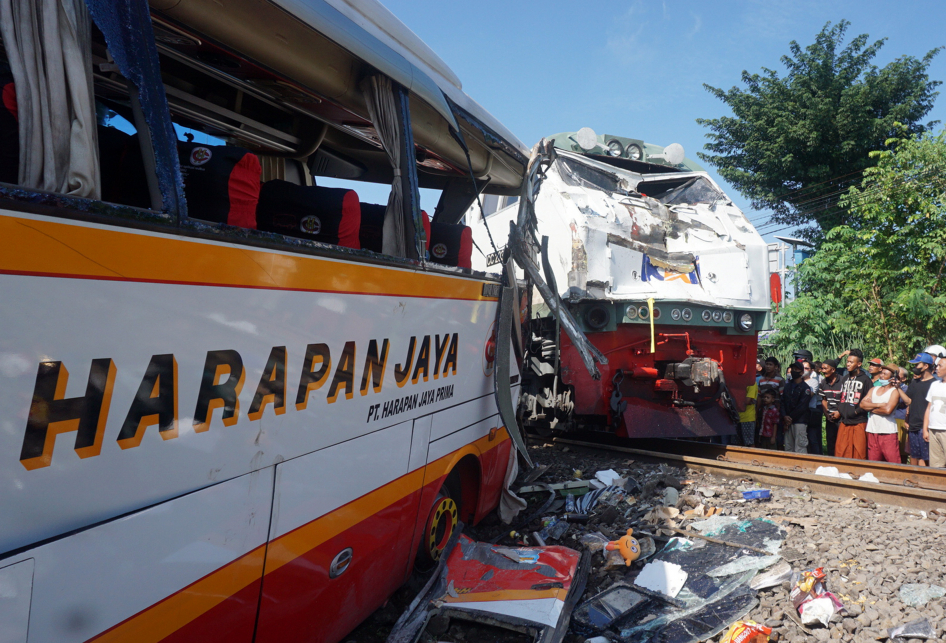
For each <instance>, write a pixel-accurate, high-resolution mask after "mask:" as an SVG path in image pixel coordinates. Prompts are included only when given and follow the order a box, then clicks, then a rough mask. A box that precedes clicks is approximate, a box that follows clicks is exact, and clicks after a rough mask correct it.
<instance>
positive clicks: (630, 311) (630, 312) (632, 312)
mask: <svg viewBox="0 0 946 643" xmlns="http://www.w3.org/2000/svg"><path fill="white" fill-rule="evenodd" d="M624 314H625V315H627V318H628V319H637V308H635V307H634V305H633V304H632V305H630V306H628V307H627V310H626V311H624Z"/></svg>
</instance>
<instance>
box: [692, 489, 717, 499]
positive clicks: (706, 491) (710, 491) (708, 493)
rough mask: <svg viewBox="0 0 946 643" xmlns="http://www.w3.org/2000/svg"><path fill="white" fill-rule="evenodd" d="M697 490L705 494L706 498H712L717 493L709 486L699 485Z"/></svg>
mask: <svg viewBox="0 0 946 643" xmlns="http://www.w3.org/2000/svg"><path fill="white" fill-rule="evenodd" d="M697 491H699V492H700V493H701V494H703V496H704V497H705V498H712V497H713V496H715V495H716V491H715V490H713V489H710V488H709V487H698V488H697Z"/></svg>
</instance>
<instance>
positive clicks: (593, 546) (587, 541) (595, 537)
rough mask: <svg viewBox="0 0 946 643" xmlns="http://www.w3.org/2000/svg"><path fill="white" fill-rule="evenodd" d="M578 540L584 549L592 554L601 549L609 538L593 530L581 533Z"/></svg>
mask: <svg viewBox="0 0 946 643" xmlns="http://www.w3.org/2000/svg"><path fill="white" fill-rule="evenodd" d="M579 542H580V543H581V544H582V546H583V547H584V548H585V549H587V550H588V551H589V552H591V553H592V554H594V553H596V552H599V551H602V550H603V549H604V547H605V545H607V544H608V543H609V542H610V540H608V538H607V537H606V536H605V535H604V534H602V533H600V532H594V533H589V534H584V535H582V537H581V538H580V539H579Z"/></svg>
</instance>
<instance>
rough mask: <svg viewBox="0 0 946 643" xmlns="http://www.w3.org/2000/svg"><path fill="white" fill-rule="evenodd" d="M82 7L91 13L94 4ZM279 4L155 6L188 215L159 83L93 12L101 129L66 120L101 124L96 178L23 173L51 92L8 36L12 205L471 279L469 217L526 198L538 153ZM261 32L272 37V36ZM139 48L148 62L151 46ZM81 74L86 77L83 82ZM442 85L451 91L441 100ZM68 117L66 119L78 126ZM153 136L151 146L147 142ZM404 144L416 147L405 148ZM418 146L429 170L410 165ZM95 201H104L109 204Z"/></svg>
mask: <svg viewBox="0 0 946 643" xmlns="http://www.w3.org/2000/svg"><path fill="white" fill-rule="evenodd" d="M73 3H74V5H75V7H76V8H77V12H78V14H79V15H80V20H81V14H82V10H84V9H85V4H84V3H83V0H73ZM96 4H99V5H105V4H108V3H102V2H101V0H89V2H88V6H89V8H91V9H93V10H92V11H91V14H92V18H95V17H97V15H98V14H97V13H96V11H95V10H94V8H95V5H96ZM133 4H134V3H133ZM141 4H142V5H143V4H144V3H143V2H142V3H141ZM281 4H292V3H276V2H262V3H259V2H236V3H228V6H227V7H228V8H227V11H226V12H225V13H221V11H220V10H219V7H218V6H217V5H215V4H214V3H213V2H205V1H204V0H183V1H181V2H174V3H171V2H161V1H155V2H152V3H151V6H150V21H147V20H143V21H142V25H140V27H141V30H142V31H147V29H152V30H153V40H152V42H153V44H154V46H155V47H156V51H155V49H153V48H152V49H151V51H152V52H154V53H156V57H157V60H158V64H159V68H160V85H161V86H162V87H161V88H163V93H164V95H165V96H166V105H167V108H166V110H167V111H166V112H165V118H168V119H170V121H171V122H172V123H173V124H174V130H172V131H173V132H175V134H176V136H175V137H176V138H177V140H175V141H174V142H173V145H174V146H175V147H176V150H172V151H171V152H170V154H175V155H176V157H177V161H178V164H179V168H180V170H179V171H180V179H179V181H180V183H178V186H177V189H178V192H179V193H180V192H181V191H182V193H183V199H181V201H182V203H180V204H176V203H175V202H174V201H173V199H169V198H168V192H169V191H171V190H173V189H174V186H172V187H170V188H169V187H168V186H167V181H166V180H165V183H164V184H162V183H161V181H162V175H164V176H171V177H172V180H175V179H174V176H175V173H174V172H173V169H172V171H171V172H170V174H167V171H166V169H162V167H160V166H161V161H160V159H161V154H160V150H158V149H156V148H157V147H159V146H160V145H161V139H160V137H159V136H155V135H154V129H155V123H154V122H148V119H147V114H148V107H149V106H148V105H147V104H145V103H146V101H150V102H151V103H152V109H154V107H153V106H154V105H156V106H157V111H158V112H161V111H163V107H162V106H163V102H162V100H161V98H162V97H161V96H160V89H159V90H158V91H154V90H155V88H154V87H151V88H149V87H137V86H136V85H135V84H134V82H132V81H131V80H129V79H128V78H126V77H125V74H123V72H124V71H126V70H125V69H123V66H122V64H118V63H116V59H115V57H113V53H112V52H111V51H110V49H109V46H110V38H109V35H110V34H109V33H108V29H105V30H104V31H103V30H100V29H99V27H98V26H97V24H96V21H95V20H94V19H91V20H89V21H88V25H89V26H90V28H88V29H87V32H88V35H87V38H86V39H85V42H80V43H79V46H80V48H82V47H83V45H85V47H87V50H88V56H87V57H86V60H85V66H86V68H87V71H88V80H89V83H90V85H91V92H90V93H91V94H93V96H94V120H95V122H94V123H92V124H87V123H81V110H79V113H80V115H79V116H76V112H75V110H72V111H70V112H69V113H68V115H67V117H68V118H69V119H71V121H70V122H71V127H72V130H73V131H75V129H76V123H77V122H79V125H80V127H89V128H91V127H92V126H94V130H95V131H94V132H93V133H92V137H91V138H88V137H87V138H86V139H85V140H86V141H88V140H92V141H95V146H96V147H97V150H93V151H92V154H91V156H92V157H93V158H96V159H97V164H98V176H97V177H96V178H95V180H94V181H91V182H88V181H85V182H82V183H83V185H82V187H81V188H80V189H79V190H67V189H57V188H55V187H54V188H53V189H50V184H49V182H48V180H47V181H46V182H45V183H42V182H40V183H37V181H36V180H35V179H34V180H33V181H32V182H30V180H29V179H28V177H29V175H30V171H29V168H25V169H24V168H23V167H20V166H21V165H23V164H24V163H29V162H33V163H35V162H36V156H37V155H36V154H32V156H31V155H29V154H24V153H23V152H22V150H20V146H21V145H23V144H25V145H30V143H23V141H22V139H23V136H24V134H23V129H24V128H23V127H22V126H21V125H22V124H20V120H21V119H22V118H23V117H24V114H23V109H22V105H23V104H27V106H28V108H29V102H28V101H24V100H23V95H24V92H25V91H32V92H34V93H35V91H36V90H35V88H33V89H27V90H25V89H24V88H23V87H18V86H17V84H16V83H15V82H14V76H15V73H13V70H14V69H15V66H16V59H17V58H19V59H24V58H26V57H28V56H29V55H31V52H30V51H22V50H20V51H12V52H11V49H16V48H17V47H20V46H22V43H21V41H20V40H17V41H16V42H11V40H14V39H13V38H11V37H10V35H9V34H10V30H5V31H3V37H4V41H3V43H2V44H3V46H2V47H0V89H2V92H3V94H2V95H3V101H2V103H0V147H2V148H3V149H4V150H5V151H3V152H0V200H2V201H4V202H9V201H17V200H20V201H23V200H29V201H31V202H33V203H36V199H37V195H36V193H40V195H41V194H42V193H43V192H46V193H49V192H60V194H48V195H47V196H48V197H49V199H48V202H49V203H53V204H55V205H58V206H62V205H63V204H67V205H70V206H72V207H67V208H66V209H67V210H72V212H71V213H66V212H63V211H62V210H61V209H60V208H57V211H56V214H57V215H59V216H80V217H81V216H91V215H92V214H94V215H95V216H97V217H101V216H103V215H104V216H106V217H109V218H110V219H111V220H113V221H119V222H121V221H124V223H119V224H120V225H132V226H135V225H158V226H159V227H166V226H167V225H168V224H170V225H171V226H172V227H176V228H177V232H178V233H183V234H188V235H194V236H207V235H209V236H211V237H216V238H220V236H221V235H222V236H223V237H224V238H228V239H229V240H234V239H236V240H238V242H240V243H248V244H251V245H254V244H259V245H269V246H271V245H273V244H276V245H277V246H278V247H286V246H289V247H291V249H292V250H293V251H301V252H315V253H320V254H324V253H329V254H338V253H341V254H342V255H343V256H348V257H349V258H350V257H351V256H352V255H353V254H354V255H356V256H357V257H358V258H359V259H364V260H369V261H372V260H375V261H376V260H383V261H390V260H392V259H395V260H396V259H406V260H408V261H413V262H415V263H417V262H423V263H425V264H426V263H427V262H431V263H432V264H434V265H433V266H432V267H434V268H435V269H439V268H440V267H441V266H442V267H445V268H454V269H456V268H460V269H470V267H471V253H472V251H473V248H472V235H471V231H470V229H469V228H468V227H467V226H465V225H464V222H463V220H462V219H463V216H464V214H465V212H466V211H467V209H468V208H469V206H470V205H471V204H473V203H474V202H476V200H477V198H480V197H481V198H492V199H496V198H506V199H509V198H513V197H515V195H517V194H518V191H519V187H520V184H521V181H522V174H523V172H524V169H525V163H526V160H527V159H526V156H527V152H526V151H525V148H524V147H523V146H522V144H521V143H518V141H516V140H515V139H514V138H512V140H510V137H509V136H508V135H505V134H504V133H503V132H497V131H496V130H497V129H499V128H497V127H495V125H494V124H493V123H491V122H488V121H489V119H490V118H491V117H489V116H488V113H486V112H485V110H482V108H480V107H479V106H478V105H476V103H474V102H473V101H472V100H470V99H469V98H468V97H466V95H465V94H462V92H460V91H459V87H458V86H457V84H453V85H451V83H450V80H449V79H445V78H443V77H442V76H440V75H439V74H437V73H436V72H435V71H434V70H433V69H431V68H430V67H434V68H436V66H435V65H431V66H430V67H428V68H426V70H425V72H424V73H426V74H427V76H426V78H424V79H423V80H424V82H416V81H417V79H418V78H420V77H421V74H419V73H418V69H419V67H418V66H419V65H421V66H422V65H423V62H424V61H423V59H422V58H419V59H417V60H415V61H414V62H416V63H417V64H416V65H415V64H414V62H406V63H405V60H404V58H403V57H402V56H401V54H400V53H397V52H394V51H392V50H391V49H390V48H386V47H385V45H384V43H382V42H380V41H378V40H377V39H376V38H374V37H373V36H371V34H369V33H362V34H360V35H359V39H360V40H361V42H360V44H357V46H354V45H351V43H347V44H346V43H342V44H340V43H339V41H340V40H342V36H343V35H344V33H342V35H339V34H338V33H329V34H328V35H326V33H323V32H322V31H325V32H331V31H332V29H336V30H341V28H340V27H339V26H338V25H339V24H344V23H343V22H342V21H339V20H337V16H334V14H333V13H332V12H333V11H334V9H333V8H332V7H331V6H329V5H327V4H325V5H324V6H323V5H319V7H320V10H321V12H322V13H321V17H319V16H315V17H312V16H309V17H308V18H310V19H308V20H307V19H303V18H306V16H305V15H302V18H300V15H301V14H300V12H296V13H292V12H290V11H287V10H286V8H285V6H280V5H281ZM308 4H309V5H312V4H313V3H308ZM99 13H101V10H99ZM326 16H328V18H326ZM333 19H334V20H335V22H333ZM319 20H321V21H322V22H319ZM148 22H150V24H147V23H148ZM260 24H267V25H271V27H270V28H269V29H266V30H260V29H258V28H257V25H260ZM326 25H327V26H326ZM319 29H322V31H320V30H319ZM79 31H80V32H81V31H82V30H81V29H80V30H79ZM341 31H342V32H343V31H344V30H341ZM349 31H350V30H349ZM349 35H350V34H349ZM330 36H331V37H330ZM147 39H148V38H147V37H146V38H145V40H147ZM80 40H81V38H80ZM112 46H114V43H112ZM364 52H368V54H370V55H366V54H365V53H364ZM11 53H12V55H11ZM82 53H83V55H84V54H85V51H84V50H83V51H82ZM402 53H404V54H405V55H406V56H408V57H410V56H411V55H412V54H411V52H410V51H406V53H405V52H402ZM133 54H134V55H136V56H145V57H146V56H147V55H148V47H144V48H143V50H141V51H137V52H133ZM372 56H374V58H373V59H371V60H366V58H371V57H372ZM126 57H127V56H126ZM119 58H120V57H119ZM438 60H439V59H438ZM127 66H128V63H127V62H126V63H125V67H127ZM67 67H68V65H67ZM405 67H408V69H407V72H404V69H405ZM379 68H380V69H379ZM392 70H393V72H392ZM67 71H68V70H67ZM405 73H409V74H411V75H410V76H405V75H404V74H405ZM128 75H129V76H134V74H128ZM431 78H433V81H432V80H431ZM66 79H67V82H68V83H73V84H79V85H81V84H82V79H79V80H76V78H75V75H73V76H72V77H68V75H67V78H66ZM411 79H413V80H411ZM408 80H410V81H411V83H412V84H411V87H410V88H408V87H407V86H406V85H405V83H406V82H407V81H408ZM155 84H157V83H155ZM444 86H446V87H448V89H449V91H447V92H442V91H441V88H442V87H444ZM450 93H452V94H453V96H454V98H458V100H456V101H455V100H452V99H451V98H450V96H449V95H447V94H450ZM74 95H75V93H74V92H72V96H74ZM32 98H33V101H34V103H35V96H34V97H32ZM18 99H19V100H18ZM392 99H393V100H392ZM461 102H465V103H466V104H465V105H461V104H460V103H461ZM18 103H20V104H21V105H20V109H18ZM372 103H373V104H374V109H373V110H372ZM432 103H434V104H432ZM392 106H393V109H392ZM143 108H144V109H143ZM33 111H34V112H35V111H36V110H35V104H34V106H33ZM18 112H19V113H18ZM50 112H56V110H55V109H51V110H50ZM477 112H479V113H477ZM484 114H485V117H484V116H483V115H484ZM372 116H373V118H372ZM55 117H56V114H55V113H53V114H52V116H51V117H50V118H55ZM43 118H44V119H46V118H47V117H46V115H45V114H44V115H43ZM34 120H35V119H34ZM375 121H378V122H380V126H378V125H376V124H375ZM70 122H67V123H65V124H64V125H62V124H60V126H61V127H64V128H65V130H66V131H68V130H69V128H70ZM34 129H35V128H34ZM53 129H54V130H55V127H54V128H53ZM148 131H150V132H151V134H152V135H151V136H146V137H144V140H143V139H142V137H141V136H140V133H141V132H148ZM45 136H47V137H49V132H48V131H47V132H45ZM75 139H76V137H73V142H72V148H70V149H69V150H68V151H67V152H66V153H67V154H71V155H73V156H75V155H77V154H78V155H81V154H82V153H83V152H81V151H77V150H76V149H75V146H76V145H77V143H76V140H75ZM385 139H386V140H385ZM392 141H393V142H394V143H393V145H392ZM32 145H33V146H34V147H35V145H36V142H35V141H34V142H33V143H32ZM398 146H400V147H401V148H402V149H400V150H398V149H392V148H397V147H398ZM408 148H409V149H410V150H411V153H412V156H413V160H414V163H400V158H403V157H405V156H407V155H408V154H409V153H405V150H407V149H408ZM85 154H86V155H89V152H88V151H86V152H85ZM399 156H400V158H398V157H399ZM164 158H170V156H169V155H168V156H165V157H164ZM399 163H400V165H399ZM46 164H47V166H48V165H49V161H48V158H47V159H46ZM33 174H34V175H35V174H36V172H35V171H34V172H33ZM25 177H26V179H25ZM59 182H60V183H64V182H63V180H60V181H59ZM90 183H91V184H90ZM64 184H66V185H68V181H65V183H64ZM366 184H375V185H374V186H370V187H369V186H367V185H366ZM398 184H399V185H398ZM339 185H341V186H344V187H337V186H339ZM378 185H381V186H388V187H391V186H392V185H393V186H394V188H393V189H392V190H390V192H392V193H391V194H390V195H389V197H388V202H387V203H385V202H384V199H383V198H375V200H376V201H379V202H377V203H371V202H365V201H362V200H361V198H360V197H359V194H358V190H359V187H360V186H365V188H366V190H365V191H366V192H368V193H371V194H373V195H379V194H383V192H382V191H379V190H378V189H377V186H378ZM328 186H335V187H328ZM23 188H26V192H25V191H24V190H23ZM421 189H423V192H424V193H425V194H427V195H431V194H433V195H437V194H439V199H438V200H437V202H436V203H435V204H434V203H429V204H421V203H420V202H419V200H420V194H421V192H420V190H421ZM393 192H399V195H397V196H396V195H395V194H393ZM62 193H65V196H63V194H62ZM24 194H26V196H24ZM30 194H32V196H30ZM487 195H489V196H487ZM71 197H78V198H71ZM70 198H71V200H70ZM64 199H65V200H64ZM84 199H92V200H93V201H94V202H95V205H94V207H93V206H89V204H88V202H87V201H84ZM40 200H42V199H40ZM431 206H433V207H431ZM82 213H85V214H84V215H83V214H82ZM428 213H429V214H428ZM158 214H160V215H161V216H156V215H158ZM418 224H419V225H418ZM386 228H387V230H388V232H385V229H386ZM386 234H387V235H388V237H387V240H385V239H386V237H385V235H386ZM392 237H393V240H392ZM483 251H485V249H484V250H483ZM454 271H455V270H454Z"/></svg>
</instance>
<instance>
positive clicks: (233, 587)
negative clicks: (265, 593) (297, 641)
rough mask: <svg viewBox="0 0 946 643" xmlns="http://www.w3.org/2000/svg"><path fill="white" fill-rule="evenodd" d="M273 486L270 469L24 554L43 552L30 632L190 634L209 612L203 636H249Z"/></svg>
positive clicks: (61, 639) (107, 637) (102, 642)
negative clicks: (188, 628) (209, 621)
mask: <svg viewBox="0 0 946 643" xmlns="http://www.w3.org/2000/svg"><path fill="white" fill-rule="evenodd" d="M102 492H103V493H107V489H103V490H102ZM272 492H273V470H272V469H264V470H261V471H256V472H253V473H250V474H247V475H244V476H241V477H238V478H235V479H232V480H229V481H227V482H223V483H220V484H217V485H214V486H212V487H208V488H206V489H203V490H201V491H198V492H195V493H192V494H189V495H186V496H183V497H181V498H176V499H174V500H171V501H168V502H165V503H162V504H160V505H156V506H154V507H150V508H148V509H145V510H142V511H140V512H137V513H134V514H131V515H128V516H125V517H123V518H119V519H116V520H113V521H110V522H107V523H104V524H102V525H99V526H96V527H92V528H90V529H87V530H85V531H81V532H79V533H77V534H74V535H71V536H67V537H64V538H61V539H59V540H56V541H53V542H51V543H48V544H46V545H42V546H40V547H37V548H35V549H31V550H28V551H26V552H23V553H22V554H19V555H17V556H15V557H14V559H13V561H15V560H20V559H26V558H33V559H34V560H35V574H34V582H33V597H32V606H31V609H30V625H29V634H30V638H29V640H30V641H56V642H57V643H73V642H75V643H79V642H81V641H87V640H94V641H96V642H97V643H106V642H108V643H112V642H119V641H128V642H129V643H131V642H132V641H134V642H135V643H149V642H157V641H160V640H165V637H168V636H170V637H171V639H168V640H181V639H180V637H179V636H177V637H176V636H175V634H176V633H178V632H179V631H181V628H183V627H185V626H187V625H188V623H190V622H191V621H193V619H194V618H195V616H196V615H197V614H199V613H201V612H205V613H206V614H213V615H214V618H213V626H212V627H207V628H204V629H203V630H202V636H201V638H200V640H201V641H204V642H207V641H220V642H221V643H222V642H224V641H226V642H238V641H250V640H251V638H252V632H253V621H254V619H255V616H256V609H257V603H258V597H259V586H260V580H261V577H262V572H263V559H264V551H265V542H266V530H267V527H268V524H269V514H270V508H271V503H272ZM13 561H11V562H13ZM208 610H209V611H208ZM192 640H193V639H192Z"/></svg>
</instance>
